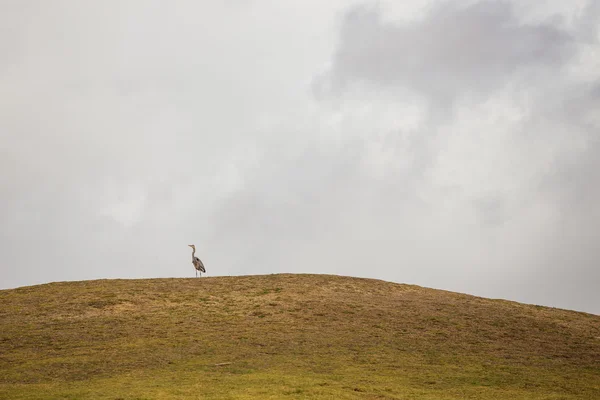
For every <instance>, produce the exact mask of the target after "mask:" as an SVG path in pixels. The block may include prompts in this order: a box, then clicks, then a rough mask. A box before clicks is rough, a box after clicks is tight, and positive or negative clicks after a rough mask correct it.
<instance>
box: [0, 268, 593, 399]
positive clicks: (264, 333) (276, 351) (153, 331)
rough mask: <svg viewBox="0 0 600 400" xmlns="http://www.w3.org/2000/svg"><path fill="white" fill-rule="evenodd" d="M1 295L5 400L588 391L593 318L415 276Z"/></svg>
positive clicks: (138, 283) (246, 280) (585, 395)
mask: <svg viewBox="0 0 600 400" xmlns="http://www.w3.org/2000/svg"><path fill="white" fill-rule="evenodd" d="M0 304H1V307H0V326H2V331H1V332H0V371H1V372H2V373H1V374H0V397H2V398H10V399H18V398H23V399H25V398H36V399H38V398H102V399H118V398H121V399H130V398H131V399H134V398H148V399H149V398H157V399H158V398H282V397H286V398H288V397H289V398H342V399H343V398H382V399H383V398H389V399H393V398H397V399H404V398H413V399H434V398H435V399H463V398H490V399H494V398H495V399H504V398H507V397H511V398H523V399H538V398H539V399H542V398H543V399H546V398H548V399H551V398H553V399H571V398H573V399H596V398H600V317H599V316H595V315H590V314H585V313H579V312H573V311H567V310H559V309H552V308H547V307H539V306H530V305H524V304H519V303H514V302H508V301H501V300H489V299H484V298H478V297H473V296H468V295H464V294H458V293H451V292H445V291H439V290H432V289H426V288H421V287H418V286H410V285H399V284H393V283H389V282H383V281H377V280H368V279H358V278H349V277H339V276H329V275H291V274H280V275H265V276H241V277H217V278H202V279H154V280H100V281H86V282H69V283H53V284H48V285H41V286H35V287H26V288H20V289H14V290H4V291H0ZM223 363H225V364H223ZM216 364H222V365H216Z"/></svg>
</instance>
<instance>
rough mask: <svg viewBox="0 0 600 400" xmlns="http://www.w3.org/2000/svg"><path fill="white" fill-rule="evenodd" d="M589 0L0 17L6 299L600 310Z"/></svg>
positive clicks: (271, 2) (596, 35)
mask: <svg viewBox="0 0 600 400" xmlns="http://www.w3.org/2000/svg"><path fill="white" fill-rule="evenodd" d="M599 24H600V3H599V2H597V1H594V0H578V1H575V0H573V1H569V2H566V1H563V0H545V1H535V2H533V1H530V2H523V1H516V0H515V1H510V0H501V1H496V0H480V1H477V0H473V1H471V0H469V1H467V0H464V1H456V0H455V1H441V0H438V1H424V0H418V1H417V0H411V1H403V2H398V1H391V0H390V1H384V0H381V1H377V2H371V1H341V0H330V1H327V2H323V1H320V0H319V1H317V0H314V1H313V0H311V1H306V0H305V1H298V2H291V1H288V2H281V1H275V0H228V1H221V2H198V1H192V0H189V1H187V0H178V1H169V2H166V1H141V0H138V1H123V0H118V1H117V0H114V1H112V0H111V1H102V2H98V1H79V0H70V1H60V0H55V1H52V2H47V1H42V0H38V1H31V0H5V1H1V2H0V255H1V256H2V258H1V260H0V288H12V287H18V286H25V285H33V284H38V283H45V282H52V281H65V280H84V279H100V278H157V277H193V276H194V270H193V267H192V264H191V259H190V249H189V247H187V245H188V244H191V243H194V244H196V246H197V247H198V250H199V254H198V255H199V256H200V257H201V258H202V260H203V261H204V263H205V264H206V268H207V270H208V275H209V276H218V275H247V274H269V273H280V272H295V273H296V272H297V273H327V274H340V275H352V276H360V277H369V278H377V279H384V280H388V281H394V282H401V283H411V284H417V285H421V286H427V287H433V288H439V289H446V290H451V291H458V292H464V293H470V294H474V295H479V296H484V297H491V298H504V299H509V300H515V301H521V302H526V303H534V304H542V305H548V306H554V307H561V308H568V309H575V310H581V311H587V312H592V313H596V314H600V289H599V288H600V205H599V204H600V112H598V110H600V31H599V29H598V26H599Z"/></svg>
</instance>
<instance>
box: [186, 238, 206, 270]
mask: <svg viewBox="0 0 600 400" xmlns="http://www.w3.org/2000/svg"><path fill="white" fill-rule="evenodd" d="M188 246H190V247H191V248H192V250H193V251H192V264H193V265H194V268H196V277H197V276H198V272H200V276H202V273H203V272H206V268H204V264H203V263H202V261H200V259H199V258H198V257H196V246H194V245H193V244H188Z"/></svg>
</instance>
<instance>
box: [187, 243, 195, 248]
mask: <svg viewBox="0 0 600 400" xmlns="http://www.w3.org/2000/svg"><path fill="white" fill-rule="evenodd" d="M188 246H190V247H191V248H192V249H195V248H196V246H194V245H193V244H188Z"/></svg>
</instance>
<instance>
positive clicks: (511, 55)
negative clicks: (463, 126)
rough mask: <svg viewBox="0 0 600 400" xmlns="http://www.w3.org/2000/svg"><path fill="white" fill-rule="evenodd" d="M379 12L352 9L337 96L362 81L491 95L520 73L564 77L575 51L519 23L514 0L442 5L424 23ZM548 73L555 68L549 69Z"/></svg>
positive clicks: (568, 41)
mask: <svg viewBox="0 0 600 400" xmlns="http://www.w3.org/2000/svg"><path fill="white" fill-rule="evenodd" d="M382 12H383V11H382V10H381V9H380V8H379V7H371V6H361V7H357V8H354V9H351V10H350V11H349V12H347V14H346V16H345V18H344V20H343V23H342V28H341V32H340V39H339V46H338V48H337V50H336V53H335V56H334V59H333V65H332V67H331V71H330V73H329V75H326V76H325V77H323V78H322V80H321V81H317V84H322V85H325V84H327V83H328V82H327V80H328V79H329V80H330V83H329V84H330V85H331V86H332V87H333V89H334V91H339V90H343V88H344V87H345V86H347V85H349V84H352V83H354V82H356V81H364V82H367V83H372V84H375V85H380V86H388V85H395V86H402V87H407V88H409V89H413V90H416V91H418V92H421V93H425V94H426V95H427V96H428V97H430V98H432V99H434V100H436V101H437V102H442V103H446V102H447V101H451V100H452V99H453V98H454V97H455V96H456V95H458V94H465V93H469V92H473V93H479V92H487V91H489V90H492V89H495V88H497V87H498V86H499V85H502V84H504V83H506V82H507V80H508V79H510V78H511V77H512V76H513V75H514V74H519V73H521V74H524V75H527V76H529V77H535V74H539V73H540V72H544V70H548V69H550V72H551V73H556V68H560V67H561V66H562V65H564V64H565V62H567V61H569V60H570V58H571V57H572V56H573V54H574V52H575V50H576V49H575V45H576V43H575V42H574V39H573V37H572V35H571V33H569V32H567V31H565V30H564V29H562V28H561V27H559V26H555V25H553V24H551V23H549V22H548V23H545V22H544V23H539V24H537V25H527V24H524V23H522V22H521V21H519V19H518V17H517V15H515V12H514V11H513V8H512V5H511V3H509V2H508V1H481V2H475V3H472V4H468V5H459V4H458V3H457V2H442V3H436V4H435V5H434V6H432V7H431V9H430V12H429V13H428V14H427V15H426V16H425V17H424V18H423V19H421V20H419V21H417V22H413V23H410V24H397V23H394V22H386V21H383V19H382ZM546 72H548V71H546Z"/></svg>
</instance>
